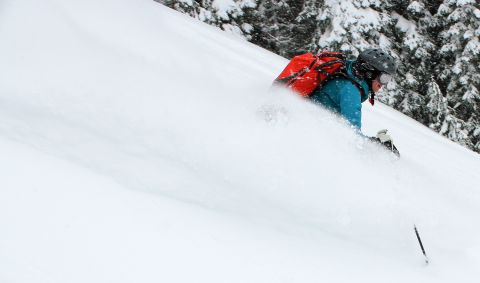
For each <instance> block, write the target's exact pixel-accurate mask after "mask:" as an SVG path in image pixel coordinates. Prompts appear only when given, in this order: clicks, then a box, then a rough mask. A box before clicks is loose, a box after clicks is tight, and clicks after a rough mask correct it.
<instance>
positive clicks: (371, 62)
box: [357, 49, 397, 75]
mask: <svg viewBox="0 0 480 283" xmlns="http://www.w3.org/2000/svg"><path fill="white" fill-rule="evenodd" d="M357 63H358V64H359V65H360V68H361V69H363V71H377V72H384V73H388V74H390V75H395V72H396V71H397V66H396V64H395V59H393V57H392V56H390V55H389V54H387V53H386V52H385V51H383V50H382V49H367V50H365V51H363V52H362V53H360V55H358V58H357Z"/></svg>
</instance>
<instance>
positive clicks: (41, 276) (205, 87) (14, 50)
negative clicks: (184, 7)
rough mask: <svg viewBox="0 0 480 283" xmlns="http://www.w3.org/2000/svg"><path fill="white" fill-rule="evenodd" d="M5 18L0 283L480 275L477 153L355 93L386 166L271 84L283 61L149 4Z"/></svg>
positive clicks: (54, 5) (6, 5) (88, 2)
mask: <svg viewBox="0 0 480 283" xmlns="http://www.w3.org/2000/svg"><path fill="white" fill-rule="evenodd" d="M0 15H1V16H0V38H2V44H0V62H2V64H0V90H1V91H0V121H1V123H0V145H1V146H0V156H2V158H1V159H0V172H2V173H1V174H2V180H1V181H0V185H1V189H0V227H1V233H0V282H86V281H88V282H105V281H111V282H159V281H161V282H318V281H328V282H351V281H356V282H385V281H388V282H405V281H410V282H452V281H462V282H476V280H478V279H477V278H479V277H480V271H478V268H479V267H480V240H479V239H480V237H479V236H480V227H479V226H478V220H477V219H478V217H479V216H480V192H479V190H478V187H479V183H480V171H479V170H478V168H480V167H479V165H480V159H479V156H478V155H477V154H475V153H473V152H470V151H468V150H467V149H465V148H462V147H460V146H458V145H456V144H454V143H452V142H450V141H448V140H447V139H445V138H443V137H441V136H439V135H437V134H436V133H434V132H432V131H430V130H429V129H427V128H425V127H423V126H422V125H420V124H419V123H417V122H415V121H413V120H411V119H409V118H407V117H405V116H404V115H402V114H399V113H398V112H396V111H394V110H392V109H390V108H388V107H386V106H384V105H382V104H380V103H377V104H376V106H375V107H371V106H369V105H366V104H365V105H364V109H363V115H364V123H363V124H364V132H365V133H366V134H368V135H374V134H375V133H376V131H377V130H379V129H382V128H388V129H389V130H390V134H392V136H393V137H394V140H395V143H396V144H397V146H398V148H399V149H400V151H401V153H402V158H401V159H400V160H398V161H395V160H393V159H392V158H391V156H390V155H389V154H387V153H386V152H384V151H383V150H382V149H379V148H378V147H376V146H375V145H373V144H370V143H368V142H365V141H364V140H363V139H362V138H359V137H357V136H356V134H355V133H354V132H353V131H352V129H350V128H349V127H348V126H347V125H346V124H345V123H344V122H343V121H342V120H341V119H339V118H338V117H335V116H334V115H332V114H330V113H329V112H327V111H325V110H323V109H321V108H320V107H318V106H315V105H312V104H310V103H308V102H307V101H305V100H303V99H301V98H299V97H297V96H295V95H292V94H291V93H288V92H286V91H279V90H276V91H271V90H269V86H270V82H271V81H272V80H273V78H274V77H275V75H276V74H277V73H278V72H279V71H280V70H281V69H282V68H283V67H284V65H285V64H286V60H285V59H283V58H280V57H278V56H276V55H274V54H271V53H269V52H267V51H265V50H262V49H260V48H258V47H255V46H253V45H251V44H249V43H247V42H244V41H242V40H240V39H238V38H237V37H235V36H233V35H229V34H226V33H224V32H221V31H219V30H217V29H215V28H212V27H209V26H207V25H205V24H202V23H200V22H198V21H196V20H194V19H190V18H188V17H186V16H184V15H181V14H178V13H177V12H175V11H172V10H170V9H168V8H166V7H164V6H162V5H160V4H158V3H156V2H154V1H149V0H115V1H113V0H103V1H93V0H83V1H80V0H78V1H77V0H69V1H60V0H48V1H41V2H40V1H35V0H3V1H2V2H1V3H0ZM413 223H416V225H417V226H418V227H419V229H420V232H421V235H422V238H423V240H424V242H425V247H426V249H427V253H428V254H429V256H430V258H431V261H432V262H431V264H430V265H429V266H425V265H424V264H423V258H422V256H421V252H420V249H419V247H418V243H417V242H416V238H415V235H414V232H413Z"/></svg>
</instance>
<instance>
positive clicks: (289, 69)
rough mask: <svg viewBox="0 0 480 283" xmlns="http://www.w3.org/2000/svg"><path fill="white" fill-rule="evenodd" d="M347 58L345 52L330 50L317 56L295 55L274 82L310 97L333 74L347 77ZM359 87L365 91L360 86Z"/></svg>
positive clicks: (308, 54) (307, 54)
mask: <svg viewBox="0 0 480 283" xmlns="http://www.w3.org/2000/svg"><path fill="white" fill-rule="evenodd" d="M345 59H346V56H345V55H344V54H343V53H339V52H329V51H324V52H321V53H319V54H317V55H316V56H315V55H313V54H312V53H305V54H302V55H298V56H295V57H293V59H292V60H290V62H289V63H288V65H287V66H286V67H285V69H284V70H283V71H282V73H280V75H279V76H278V77H277V78H276V79H275V81H274V84H280V85H284V86H286V87H288V88H291V89H292V90H294V91H295V92H297V93H298V94H300V95H301V96H303V97H308V96H310V94H312V92H313V91H314V90H315V89H316V88H317V87H318V86H320V85H321V84H323V83H324V82H325V81H326V80H327V79H329V78H332V75H336V76H337V75H341V76H343V77H347V76H346V74H345V73H343V72H342V71H343V67H345ZM354 83H355V85H357V84H356V82H354ZM359 89H360V91H363V90H362V89H361V88H360V87H359Z"/></svg>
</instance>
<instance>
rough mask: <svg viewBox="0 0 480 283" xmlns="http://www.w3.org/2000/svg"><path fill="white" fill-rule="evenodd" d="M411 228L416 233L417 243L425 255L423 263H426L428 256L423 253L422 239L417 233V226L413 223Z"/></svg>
mask: <svg viewBox="0 0 480 283" xmlns="http://www.w3.org/2000/svg"><path fill="white" fill-rule="evenodd" d="M413 229H414V230H415V234H416V235H417V240H418V243H419V244H420V248H421V249H422V253H423V255H424V256H425V263H426V264H428V257H427V254H426V253H425V248H424V247H423V243H422V239H420V234H419V233H418V230H417V226H416V225H413Z"/></svg>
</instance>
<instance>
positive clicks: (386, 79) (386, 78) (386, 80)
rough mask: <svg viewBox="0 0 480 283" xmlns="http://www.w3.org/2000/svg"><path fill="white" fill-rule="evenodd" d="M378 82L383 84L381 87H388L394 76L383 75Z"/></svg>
mask: <svg viewBox="0 0 480 283" xmlns="http://www.w3.org/2000/svg"><path fill="white" fill-rule="evenodd" d="M377 78H378V82H379V83H380V84H381V85H386V84H388V83H389V82H390V81H391V80H392V78H393V77H392V75H390V74H387V73H381V74H380V75H379V76H378V77H377Z"/></svg>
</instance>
